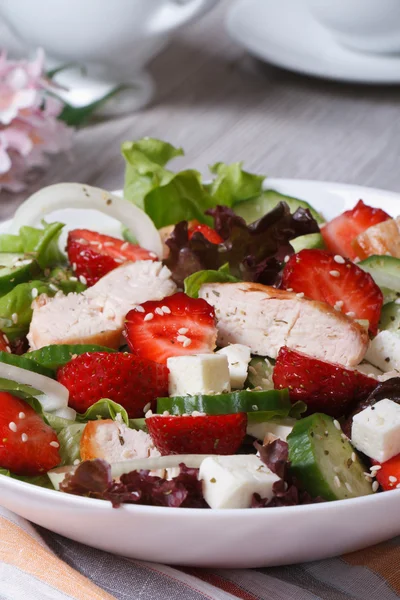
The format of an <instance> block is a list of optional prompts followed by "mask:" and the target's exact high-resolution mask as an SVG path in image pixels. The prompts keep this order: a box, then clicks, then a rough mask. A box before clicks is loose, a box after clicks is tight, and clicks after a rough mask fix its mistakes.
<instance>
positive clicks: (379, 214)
mask: <svg viewBox="0 0 400 600" xmlns="http://www.w3.org/2000/svg"><path fill="white" fill-rule="evenodd" d="M387 219H390V216H389V215H388V214H387V213H386V212H385V211H384V210H382V209H381V208H372V206H368V205H367V204H364V202H363V201H362V200H359V201H358V202H357V204H356V206H355V207H354V208H353V209H352V210H346V211H345V212H344V213H342V214H341V215H339V216H338V217H336V218H335V219H332V221H329V223H327V224H326V225H325V226H324V227H322V228H321V233H322V237H323V238H324V242H325V245H326V247H327V248H328V250H330V251H331V252H333V253H334V254H342V255H343V256H347V257H348V258H351V259H352V260H354V259H355V258H357V252H356V250H355V249H354V247H353V242H354V240H355V239H356V237H357V236H358V235H359V234H360V233H362V232H363V231H365V230H366V229H368V228H369V227H372V225H376V224H377V223H381V222H382V221H386V220H387Z"/></svg>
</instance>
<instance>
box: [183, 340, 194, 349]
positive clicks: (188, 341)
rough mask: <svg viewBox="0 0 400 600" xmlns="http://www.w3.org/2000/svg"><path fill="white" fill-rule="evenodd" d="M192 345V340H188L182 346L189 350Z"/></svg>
mask: <svg viewBox="0 0 400 600" xmlns="http://www.w3.org/2000/svg"><path fill="white" fill-rule="evenodd" d="M191 343H192V340H191V339H190V338H186V340H185V341H184V342H183V344H182V346H183V347H184V348H187V347H188V346H190V344H191Z"/></svg>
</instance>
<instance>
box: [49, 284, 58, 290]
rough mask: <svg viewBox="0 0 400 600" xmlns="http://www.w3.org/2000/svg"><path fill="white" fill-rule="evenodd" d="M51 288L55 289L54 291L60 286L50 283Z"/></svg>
mask: <svg viewBox="0 0 400 600" xmlns="http://www.w3.org/2000/svg"><path fill="white" fill-rule="evenodd" d="M49 288H50V289H51V290H53V292H58V287H57V286H56V285H54V283H50V285H49Z"/></svg>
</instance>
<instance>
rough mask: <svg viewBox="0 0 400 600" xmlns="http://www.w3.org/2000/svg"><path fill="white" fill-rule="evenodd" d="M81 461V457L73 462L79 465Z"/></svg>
mask: <svg viewBox="0 0 400 600" xmlns="http://www.w3.org/2000/svg"><path fill="white" fill-rule="evenodd" d="M80 462H81V461H80V460H79V458H76V459H75V460H74V462H73V463H72V464H74V465H79V463H80Z"/></svg>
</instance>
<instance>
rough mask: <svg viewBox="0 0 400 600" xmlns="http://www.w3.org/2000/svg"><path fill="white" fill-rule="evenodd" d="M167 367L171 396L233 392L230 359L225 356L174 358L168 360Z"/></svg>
mask: <svg viewBox="0 0 400 600" xmlns="http://www.w3.org/2000/svg"><path fill="white" fill-rule="evenodd" d="M167 367H168V369H169V395H170V396H193V395H195V394H222V393H224V392H230V391H231V384H230V377H229V368H228V359H227V357H226V356H224V355H223V354H212V353H210V354H192V355H190V356H172V357H170V358H169V359H168V360H167Z"/></svg>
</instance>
